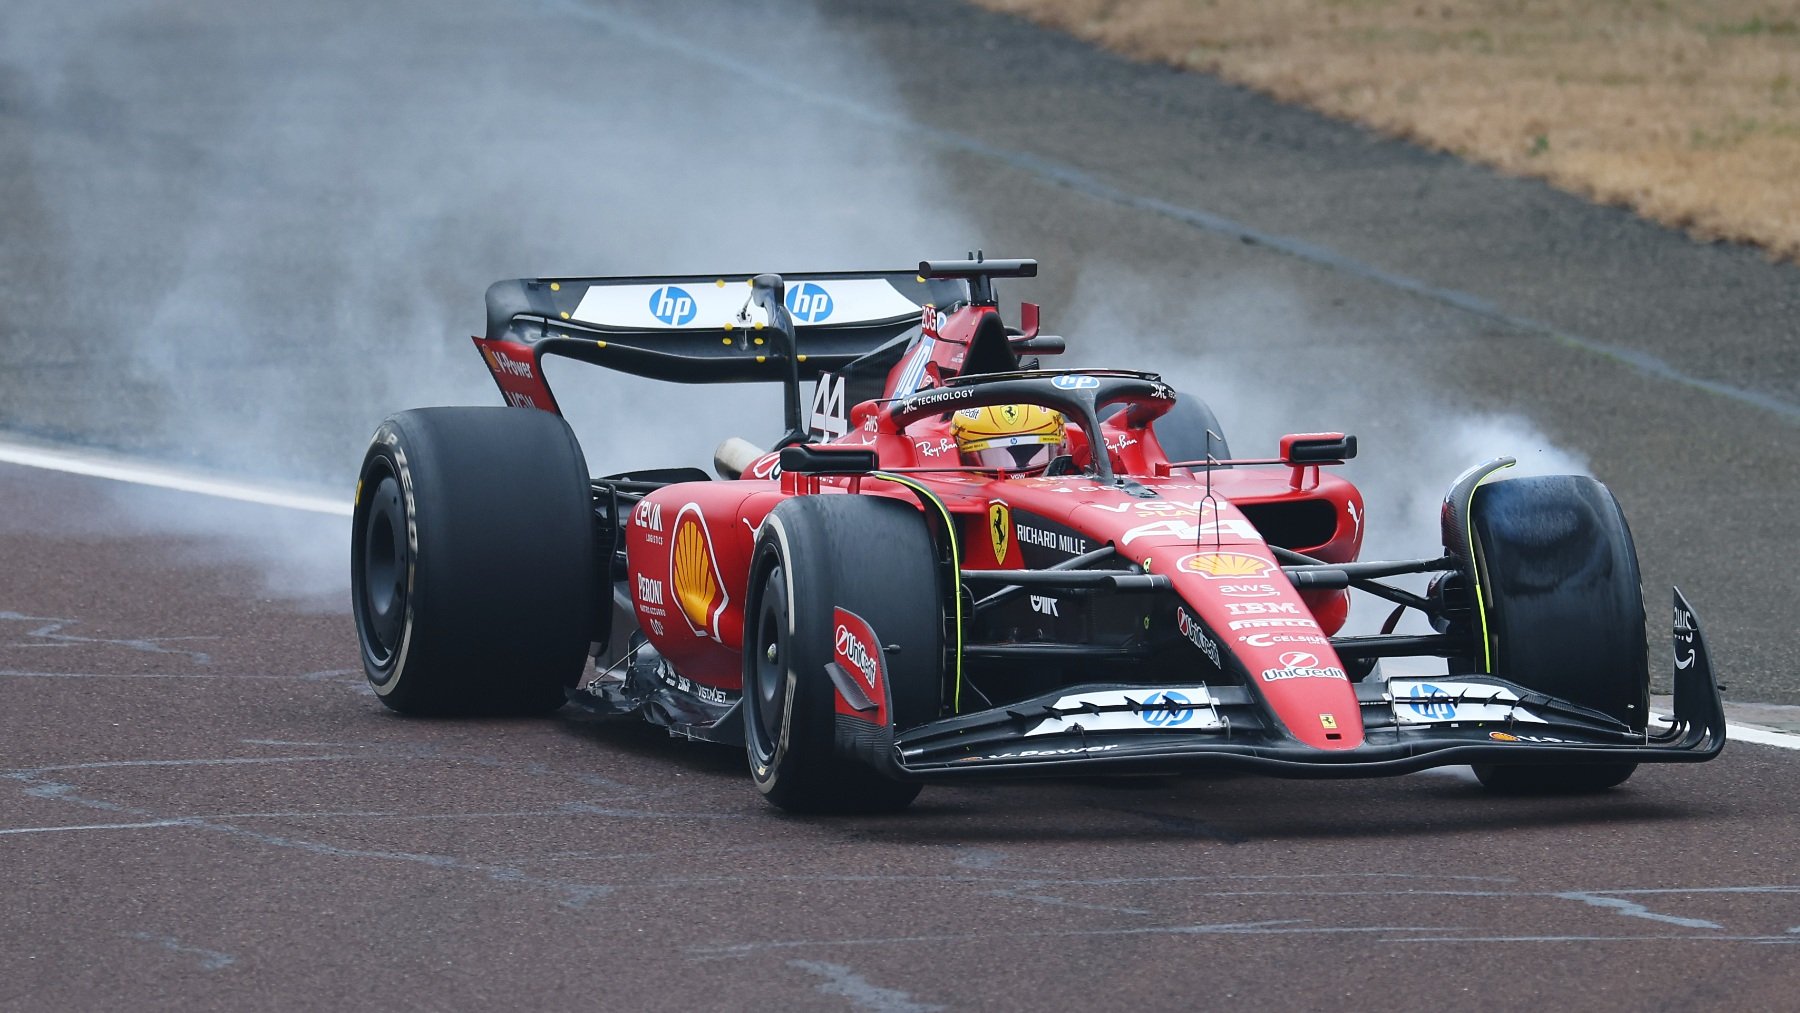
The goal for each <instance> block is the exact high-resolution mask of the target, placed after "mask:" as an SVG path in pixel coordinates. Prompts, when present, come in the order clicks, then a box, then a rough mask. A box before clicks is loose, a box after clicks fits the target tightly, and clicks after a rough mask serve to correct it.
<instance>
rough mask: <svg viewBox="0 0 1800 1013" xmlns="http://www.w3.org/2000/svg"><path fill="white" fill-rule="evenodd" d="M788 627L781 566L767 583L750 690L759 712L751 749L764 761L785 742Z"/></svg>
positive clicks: (774, 570)
mask: <svg viewBox="0 0 1800 1013" xmlns="http://www.w3.org/2000/svg"><path fill="white" fill-rule="evenodd" d="M787 625H788V624H787V578H786V575H785V574H784V573H783V572H782V569H781V567H779V566H777V567H775V568H774V569H772V570H770V571H769V575H768V577H767V578H765V579H764V582H763V594H762V603H761V605H760V606H759V607H758V608H757V611H756V627H755V629H756V639H755V641H754V642H753V645H754V646H753V648H752V650H753V651H754V653H753V655H752V657H751V666H750V677H751V685H750V686H748V687H746V689H747V690H748V693H747V694H746V695H747V696H748V697H750V698H751V705H752V706H753V707H755V709H756V720H755V721H754V722H753V723H752V726H751V739H752V742H751V746H752V748H754V749H755V750H756V753H757V756H758V757H759V758H760V759H763V760H767V759H769V758H770V757H772V756H773V755H774V754H775V744H776V743H777V742H779V741H780V739H781V721H782V714H783V712H784V711H785V710H786V704H787Z"/></svg>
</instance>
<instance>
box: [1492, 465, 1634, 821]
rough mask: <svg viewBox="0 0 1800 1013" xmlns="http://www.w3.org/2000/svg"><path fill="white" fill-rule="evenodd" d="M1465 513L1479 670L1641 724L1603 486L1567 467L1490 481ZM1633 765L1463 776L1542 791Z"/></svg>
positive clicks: (1626, 576)
mask: <svg viewBox="0 0 1800 1013" xmlns="http://www.w3.org/2000/svg"><path fill="white" fill-rule="evenodd" d="M1469 522H1470V527H1471V529H1472V531H1473V534H1474V541H1475V553H1476V563H1477V567H1478V569H1479V571H1480V577H1481V589H1482V593H1483V596H1484V598H1485V600H1486V602H1487V635H1488V644H1489V649H1490V651H1491V654H1492V663H1491V664H1490V665H1488V666H1487V667H1488V670H1489V671H1490V672H1491V673H1492V674H1494V675H1497V676H1499V677H1501V678H1503V679H1507V680H1509V681H1511V682H1516V683H1518V684H1519V685H1521V686H1525V687H1528V688H1530V689H1535V690H1537V691H1539V692H1542V693H1547V694H1549V695H1551V696H1554V697H1559V698H1561V699H1564V700H1568V701H1569V702H1571V703H1577V704H1581V705H1582V706H1585V707H1591V708H1593V709H1594V710H1597V711H1601V712H1602V713H1605V714H1608V715H1610V716H1612V717H1614V718H1617V719H1618V720H1620V721H1622V722H1624V723H1625V724H1626V725H1628V726H1629V727H1631V728H1633V729H1636V730H1642V729H1643V728H1644V727H1645V726H1646V724H1647V723H1648V721H1649V714H1650V709H1649V708H1650V670H1649V655H1648V652H1647V651H1646V649H1645V642H1644V597H1643V588H1642V585H1641V580H1640V577H1639V574H1638V561H1637V549H1636V547H1635V546H1634V545H1633V544H1632V540H1631V529H1630V528H1629V527H1628V526H1627V525H1626V523H1625V515H1624V513H1623V512H1622V511H1621V510H1620V509H1619V504H1618V501H1617V500H1615V499H1614V498H1613V495H1612V493H1611V492H1609V491H1607V488H1606V487H1605V486H1603V485H1601V484H1600V483H1599V482H1596V481H1594V480H1593V479H1591V478H1585V477H1582V476H1577V475H1550V476H1542V477H1535V478H1517V479H1511V480H1508V481H1503V482H1493V483H1490V484H1487V485H1483V486H1480V487H1478V488H1477V489H1476V490H1475V496H1474V499H1473V501H1472V503H1471V506H1470V514H1469ZM1482 660H1483V659H1481V658H1479V657H1478V658H1477V659H1476V667H1477V669H1479V668H1481V667H1482ZM1636 767H1637V765H1636V764H1634V763H1610V764H1604V763H1603V764H1579V765H1575V764H1544V765H1534V766H1524V765H1521V766H1489V765H1483V766H1477V767H1476V768H1475V774H1476V776H1477V777H1479V778H1480V779H1481V783H1482V784H1483V785H1485V786H1486V787H1488V788H1489V789H1490V790H1494V791H1499V792H1509V793H1540V794H1549V793H1570V792H1589V791H1602V790H1604V789H1607V788H1611V787H1613V786H1615V785H1618V784H1622V783H1624V781H1625V779H1626V778H1628V777H1630V776H1631V773H1632V771H1633V770H1635V769H1636Z"/></svg>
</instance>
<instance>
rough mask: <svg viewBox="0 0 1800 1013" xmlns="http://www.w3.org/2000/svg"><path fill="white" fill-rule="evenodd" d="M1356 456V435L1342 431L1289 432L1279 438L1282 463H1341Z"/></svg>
mask: <svg viewBox="0 0 1800 1013" xmlns="http://www.w3.org/2000/svg"><path fill="white" fill-rule="evenodd" d="M1355 456H1356V437H1354V436H1345V435H1344V434H1343V433H1289V434H1288V435H1286V436H1283V437H1282V438H1281V463H1283V464H1342V463H1344V462H1345V461H1348V460H1350V459H1351V458H1353V457H1355Z"/></svg>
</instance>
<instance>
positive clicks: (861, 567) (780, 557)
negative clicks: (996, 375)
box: [743, 495, 944, 813]
mask: <svg viewBox="0 0 1800 1013" xmlns="http://www.w3.org/2000/svg"><path fill="white" fill-rule="evenodd" d="M936 558H937V555H936V549H935V547H934V546H933V544H932V541H931V536H930V533H929V532H928V531H927V530H926V525H925V520H924V518H923V517H922V516H921V515H920V513H919V511H918V509H917V508H916V507H913V506H911V505H909V504H906V503H902V502H899V501H896V500H890V499H883V498H879V497H873V496H854V495H853V496H836V495H826V496H802V497H797V498H794V499H790V500H786V501H784V502H783V503H781V504H780V505H779V506H777V507H776V508H775V509H774V511H772V512H771V513H770V514H769V516H768V517H767V518H766V519H764V521H763V523H762V527H761V529H760V533H759V534H758V536H757V540H756V549H755V554H754V556H753V560H752V563H751V570H750V573H751V580H750V594H749V600H748V602H747V603H746V611H745V617H746V621H745V630H744V695H743V713H744V740H745V744H746V747H747V751H748V754H749V761H750V775H751V778H752V779H753V780H754V781H755V782H756V786H757V788H758V789H760V790H761V791H762V793H763V796H764V797H765V798H766V799H768V800H769V802H771V803H773V804H774V805H776V806H778V807H780V808H782V809H785V810H788V811H790V812H799V813H878V812H896V811H898V810H901V809H904V808H906V807H907V806H908V805H909V804H911V803H912V800H913V799H914V798H915V797H916V796H917V795H918V794H919V786H918V785H917V784H907V783H903V782H900V781H895V780H893V779H891V778H889V777H887V776H886V775H885V774H883V773H881V772H879V771H877V770H876V769H874V768H873V767H871V766H869V765H868V764H867V763H865V762H863V761H862V760H859V759H857V758H854V757H852V756H849V755H846V754H845V752H844V751H843V750H842V749H841V748H840V746H839V743H838V721H839V716H838V713H837V699H838V691H837V689H836V687H834V686H833V685H832V682H831V678H830V676H829V675H828V674H827V672H826V670H825V666H826V664H827V663H830V662H831V661H832V659H833V648H834V644H835V634H836V627H835V620H834V607H842V608H844V609H846V610H848V611H850V612H853V613H855V614H856V615H857V616H858V617H860V618H862V619H863V620H864V621H866V622H867V623H868V624H869V627H870V629H871V630H872V631H873V632H874V634H875V636H876V637H877V638H878V639H879V641H880V643H879V645H869V646H870V647H871V648H873V649H875V650H879V651H881V652H882V657H881V665H882V667H883V670H884V672H885V674H886V679H885V683H886V687H887V690H888V704H889V706H888V714H889V716H890V719H891V720H890V724H891V726H892V727H894V728H896V729H903V728H906V727H908V726H909V725H915V724H918V723H921V722H923V721H926V720H929V719H931V718H933V717H935V716H936V715H937V712H938V704H939V701H940V700H941V699H942V695H943V693H942V678H943V635H944V625H943V605H942V601H941V599H942V596H943V595H942V589H941V587H940V585H939V580H938V576H937V571H936V563H935V561H936Z"/></svg>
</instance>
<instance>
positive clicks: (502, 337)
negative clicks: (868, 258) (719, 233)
mask: <svg viewBox="0 0 1800 1013" xmlns="http://www.w3.org/2000/svg"><path fill="white" fill-rule="evenodd" d="M1036 273H1037V262H1036V261H1010V260H1008V261H983V260H972V261H921V262H920V263H919V269H918V271H917V272H913V271H838V272H827V273H812V274H794V275H788V276H785V277H784V276H782V275H778V274H758V275H753V276H750V277H744V276H743V275H725V276H721V275H672V276H666V277H635V278H525V279H518V280H513V281H501V282H496V283H495V284H493V285H491V286H489V287H488V291H487V315H488V321H487V335H486V336H485V337H478V338H476V339H475V344H476V347H477V348H478V349H479V350H480V351H481V354H482V357H483V358H484V359H485V360H486V361H487V366H488V370H489V372H491V373H492V374H493V377H494V383H495V384H496V385H498V386H499V388H500V394H501V396H502V397H503V398H505V400H506V402H507V403H508V404H510V405H514V406H517V407H523V408H537V409H540V410H543V411H548V412H554V413H557V414H560V413H561V409H560V408H559V407H558V406H557V403H556V398H555V396H554V395H552V394H551V393H550V387H549V385H548V384H547V383H546V382H545V380H544V371H543V368H542V361H543V357H544V356H545V355H561V356H565V357H568V358H571V359H579V360H581V361H583V362H591V363H593V364H595V365H598V366H605V367H607V368H609V369H616V370H619V371H620V372H624V373H631V374H633V375H636V376H644V377H649V378H651V379H654V380H671V381H674V382H677V383H757V382H770V383H780V384H781V385H782V387H783V389H784V391H783V392H784V402H785V414H786V422H787V434H786V435H785V436H783V437H782V439H781V441H780V444H779V445H786V444H788V443H797V442H803V441H805V440H806V439H807V438H808V430H807V428H805V427H803V426H802V425H801V414H800V383H801V381H802V380H818V379H820V377H821V375H823V374H827V373H838V372H841V371H843V370H845V369H846V368H847V367H851V365H852V363H855V364H856V365H855V366H854V367H853V368H852V372H856V373H859V374H860V373H876V372H878V373H881V374H882V375H885V373H886V368H887V367H889V366H892V365H893V364H894V363H895V362H898V361H899V358H900V356H901V355H902V354H903V353H904V349H905V347H906V345H907V337H908V335H909V334H916V333H918V332H919V330H920V326H921V323H922V322H923V309H924V307H926V306H934V307H950V306H954V305H957V304H961V303H967V302H970V301H972V300H974V301H981V302H991V301H992V300H993V284H992V280H991V279H992V278H993V277H1030V276H1033V275H1035V274H1036ZM1034 309H1035V307H1034ZM940 319H941V314H940ZM858 360H862V361H860V362H858ZM889 360H891V361H889ZM844 396H845V378H844V377H839V379H838V380H837V382H836V383H834V385H833V387H832V389H831V390H829V391H827V390H824V389H823V388H821V389H820V390H818V391H815V401H818V402H820V403H821V404H824V405H826V406H827V409H829V405H830V404H835V403H837V402H841V401H842V400H843V398H844ZM831 414H832V413H831V412H830V411H829V410H826V411H825V412H823V413H821V412H815V415H822V416H830V415H831ZM830 422H831V420H830V419H829V418H827V419H826V424H827V427H828V428H829V426H830Z"/></svg>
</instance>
